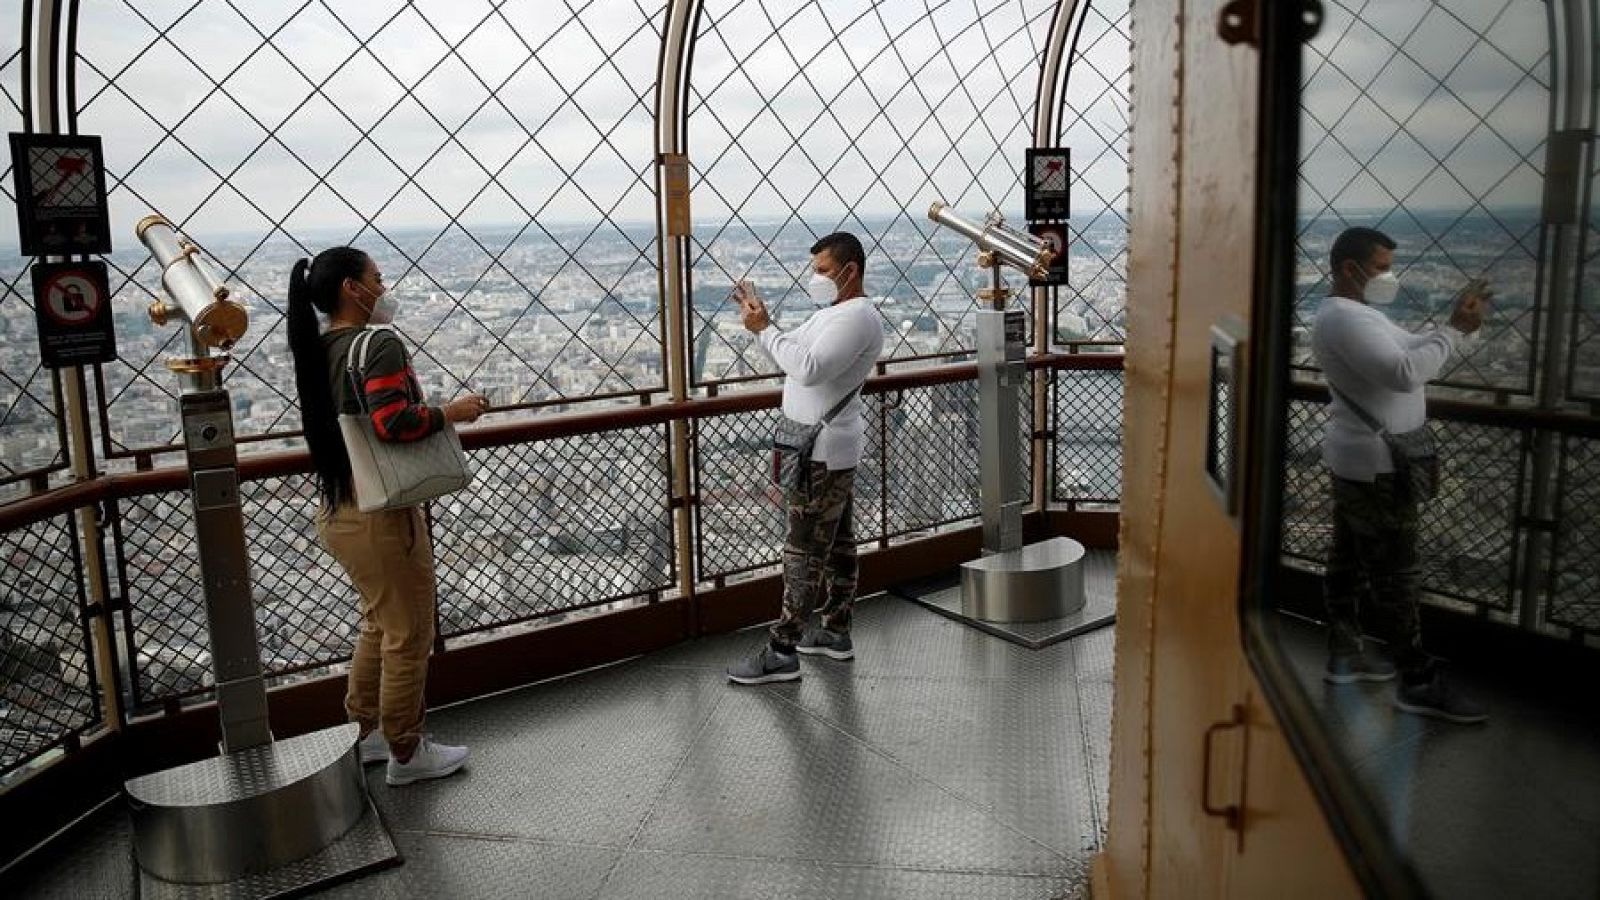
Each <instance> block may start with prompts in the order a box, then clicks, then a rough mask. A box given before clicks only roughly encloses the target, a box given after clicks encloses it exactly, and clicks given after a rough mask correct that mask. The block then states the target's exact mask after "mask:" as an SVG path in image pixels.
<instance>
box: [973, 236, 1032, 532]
mask: <svg viewBox="0 0 1600 900" xmlns="http://www.w3.org/2000/svg"><path fill="white" fill-rule="evenodd" d="M984 258H987V259H988V261H989V271H990V273H991V274H992V276H993V281H992V285H993V286H992V287H990V288H989V290H988V291H985V292H983V294H982V296H981V297H980V299H982V300H985V301H987V302H988V303H989V304H990V305H991V307H992V308H990V309H980V310H978V314H977V315H978V323H977V324H978V329H977V351H978V434H979V445H978V471H979V484H980V485H981V487H982V490H981V491H980V500H981V510H982V513H983V552H984V553H1004V552H1005V551H1007V550H1016V549H1018V548H1019V547H1021V546H1022V507H1023V501H1022V499H1021V497H1020V495H1021V491H1019V490H1018V481H1019V479H1018V478H1017V464H1016V461H1017V459H1018V457H1019V455H1020V454H1021V447H1020V446H1019V442H1018V438H1019V435H1018V434H1017V421H1018V410H1019V407H1018V405H1017V404H1018V394H1019V392H1020V390H1021V386H1022V384H1023V382H1024V381H1025V379H1026V378H1027V377H1028V371H1027V364H1026V363H1025V362H1024V360H1023V354H1024V351H1025V344H1024V343H1023V338H1024V336H1025V334H1026V330H1027V329H1026V321H1025V319H1024V316H1023V313H1022V311H1021V310H1019V309H1011V310H1008V309H1007V308H1006V304H1007V301H1008V300H1009V299H1010V296H1011V292H1010V291H1009V290H1007V289H1006V285H1005V276H1004V273H1003V272H1001V270H1000V265H999V262H998V261H997V260H995V259H994V258H993V255H992V254H987V255H984V256H980V260H979V265H982V264H983V259H984Z"/></svg>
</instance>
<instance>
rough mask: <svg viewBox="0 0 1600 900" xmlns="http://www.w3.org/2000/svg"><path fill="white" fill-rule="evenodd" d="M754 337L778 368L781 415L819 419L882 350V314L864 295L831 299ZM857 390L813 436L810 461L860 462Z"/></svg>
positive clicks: (847, 465) (862, 425) (862, 431)
mask: <svg viewBox="0 0 1600 900" xmlns="http://www.w3.org/2000/svg"><path fill="white" fill-rule="evenodd" d="M757 339H758V340H759V342H760V343H761V348H762V349H763V350H765V351H767V355H769V356H771V357H772V360H773V362H775V363H777V364H778V368H780V369H782V370H783V374H784V379H783V414H784V415H786V416H788V417H789V418H791V419H793V420H795V421H796V422H807V423H810V422H820V421H822V417H823V416H824V415H826V414H827V412H828V410H830V409H832V408H833V405H834V404H835V403H838V402H839V400H840V398H842V397H843V396H844V395H846V394H848V393H850V392H851V391H854V390H855V389H856V388H858V387H860V386H861V384H862V383H863V382H865V381H866V380H867V376H869V375H871V374H872V367H873V365H874V364H876V363H877V361H878V354H880V353H882V352H883V317H882V316H880V315H878V310H877V307H876V305H875V304H874V303H873V302H872V300H871V298H868V297H856V298H854V299H851V300H846V301H844V302H843V303H835V304H834V305H832V306H829V307H825V308H823V309H819V310H817V311H816V312H815V313H812V315H811V318H809V319H806V320H805V322H803V323H801V325H800V326H799V327H798V328H793V329H790V330H788V331H780V330H779V329H778V327H777V326H776V325H772V326H769V327H768V328H766V329H764V330H763V331H762V332H761V333H760V334H759V335H757ZM861 410H862V403H861V395H860V394H857V395H856V396H855V397H854V398H853V399H852V400H851V401H850V402H849V403H846V404H845V405H844V408H843V409H841V410H839V412H838V414H837V415H835V416H834V417H833V418H832V419H831V420H829V422H828V424H827V425H824V426H823V428H822V433H821V434H819V435H817V444H816V447H815V448H814V449H813V450H812V451H811V459H812V461H813V462H821V463H827V465H828V468H829V469H853V468H855V467H856V466H858V465H860V464H861V450H862V448H863V446H864V445H865V444H866V439H865V435H866V431H867V426H866V421H865V419H863V418H862V415H861Z"/></svg>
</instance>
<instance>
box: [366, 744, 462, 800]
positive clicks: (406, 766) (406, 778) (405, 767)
mask: <svg viewBox="0 0 1600 900" xmlns="http://www.w3.org/2000/svg"><path fill="white" fill-rule="evenodd" d="M466 761H467V748H465V747H452V746H450V745H449V744H435V743H434V742H433V741H431V740H429V739H428V738H427V736H426V735H424V736H423V738H422V743H420V744H418V745H417V752H415V753H413V754H411V759H410V760H408V761H406V762H401V761H399V760H398V759H394V758H393V757H390V759H389V771H387V772H385V773H384V780H385V781H387V782H389V785H390V786H391V787H399V786H400V785H402V784H410V783H411V782H413V781H426V780H427V779H429V778H443V777H445V776H446V775H449V774H451V773H452V772H454V771H455V770H457V769H459V768H461V766H462V765H463V764H465V763H466Z"/></svg>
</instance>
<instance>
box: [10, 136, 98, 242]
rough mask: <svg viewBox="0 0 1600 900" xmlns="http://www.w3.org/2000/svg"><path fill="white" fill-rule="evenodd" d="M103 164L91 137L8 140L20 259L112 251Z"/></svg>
mask: <svg viewBox="0 0 1600 900" xmlns="http://www.w3.org/2000/svg"><path fill="white" fill-rule="evenodd" d="M103 163H104V157H103V156H102V155H101V152H100V138H98V137H96V136H93V135H81V134H79V135H69V134H15V133H13V134H12V135H11V167H12V171H13V172H14V173H15V176H16V191H17V228H18V235H19V237H20V238H21V239H22V255H23V256H44V255H61V256H65V255H67V254H74V253H110V252H111V229H110V227H109V221H108V217H107V213H106V173H105V166H104V164H103Z"/></svg>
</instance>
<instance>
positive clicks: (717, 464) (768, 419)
mask: <svg viewBox="0 0 1600 900" xmlns="http://www.w3.org/2000/svg"><path fill="white" fill-rule="evenodd" d="M862 399H863V402H864V403H865V405H866V409H865V411H864V413H863V415H864V416H865V418H866V422H867V429H866V446H865V447H864V448H863V449H862V451H861V465H860V466H859V467H857V468H856V481H855V508H854V511H853V517H854V523H853V524H854V525H855V533H856V542H857V543H858V544H862V545H865V544H866V542H868V541H873V540H877V539H878V538H880V537H882V536H883V524H882V522H883V519H882V511H883V455H882V454H883V428H884V424H885V420H884V405H883V395H881V394H866V395H863V398H862ZM778 415H779V412H778V410H777V409H762V410H756V411H754V412H749V413H736V414H733V415H726V416H715V417H711V418H705V419H698V420H696V421H695V431H694V435H695V458H696V460H698V464H699V471H698V472H697V473H696V476H695V477H696V482H697V487H696V492H697V493H698V495H699V497H700V503H699V506H698V507H697V509H696V516H695V528H696V535H697V538H698V540H697V541H696V543H695V554H696V556H695V561H696V565H697V567H698V570H699V571H698V577H699V578H700V579H701V580H707V581H709V580H711V579H715V578H721V577H725V576H728V575H735V574H738V573H741V572H748V571H752V570H755V569H760V568H764V567H766V566H771V565H776V564H777V563H778V561H779V558H780V554H781V552H782V549H783V539H784V534H785V532H786V531H787V530H788V519H787V518H786V516H785V513H784V506H783V497H782V495H781V494H780V493H779V492H778V490H777V489H776V488H773V487H771V486H770V485H769V484H768V479H769V477H770V475H771V471H772V430H773V428H774V427H775V426H776V425H777V422H778Z"/></svg>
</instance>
